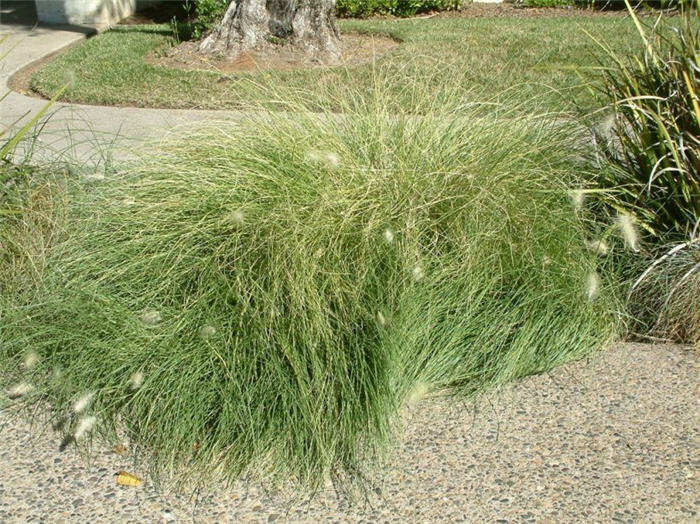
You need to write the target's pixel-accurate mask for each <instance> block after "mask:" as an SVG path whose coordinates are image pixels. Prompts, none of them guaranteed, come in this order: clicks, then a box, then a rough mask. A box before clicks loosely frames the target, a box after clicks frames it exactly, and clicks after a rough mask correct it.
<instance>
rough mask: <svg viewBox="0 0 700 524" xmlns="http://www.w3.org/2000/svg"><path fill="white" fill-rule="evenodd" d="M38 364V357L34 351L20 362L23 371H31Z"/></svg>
mask: <svg viewBox="0 0 700 524" xmlns="http://www.w3.org/2000/svg"><path fill="white" fill-rule="evenodd" d="M38 362H39V355H37V353H36V351H30V352H29V353H27V354H26V355H25V357H24V362H22V367H23V368H24V369H32V368H33V367H34V366H36V365H37V363H38Z"/></svg>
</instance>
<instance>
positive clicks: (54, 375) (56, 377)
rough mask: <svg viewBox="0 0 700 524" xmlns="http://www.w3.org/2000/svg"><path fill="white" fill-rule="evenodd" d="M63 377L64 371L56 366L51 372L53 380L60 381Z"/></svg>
mask: <svg viewBox="0 0 700 524" xmlns="http://www.w3.org/2000/svg"><path fill="white" fill-rule="evenodd" d="M62 377H63V369H61V367H60V366H55V367H54V368H53V370H52V371H51V378H52V379H53V380H60V379H61V378H62Z"/></svg>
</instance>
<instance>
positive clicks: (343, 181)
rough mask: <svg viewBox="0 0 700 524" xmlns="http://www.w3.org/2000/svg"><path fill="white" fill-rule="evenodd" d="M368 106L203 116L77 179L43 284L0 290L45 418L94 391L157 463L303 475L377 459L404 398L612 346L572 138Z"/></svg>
mask: <svg viewBox="0 0 700 524" xmlns="http://www.w3.org/2000/svg"><path fill="white" fill-rule="evenodd" d="M371 106H372V107H373V108H374V110H372V111H367V110H364V109H362V104H357V105H356V106H355V107H356V109H353V108H352V107H348V109H347V111H346V113H345V114H344V115H342V116H338V115H329V114H311V113H308V112H303V111H300V110H299V108H296V109H295V110H294V111H289V112H285V113H279V114H274V115H271V114H269V113H264V112H261V113H257V114H253V115H252V116H250V117H249V118H248V119H246V120H245V121H242V122H238V123H231V122H212V123H208V124H205V125H203V126H201V127H198V128H196V129H190V130H189V131H187V132H184V133H183V132H179V133H175V134H174V135H173V136H171V137H170V138H169V139H168V140H167V141H166V142H165V143H163V144H160V145H159V146H158V147H157V148H156V149H155V150H154V151H152V152H151V154H150V156H148V157H147V158H146V159H145V161H144V162H143V163H138V164H134V165H133V166H132V167H130V168H129V169H127V170H126V171H124V172H122V173H120V174H118V175H115V176H112V177H107V178H106V179H105V180H104V181H102V182H100V183H97V184H95V183H91V184H90V185H89V186H86V189H85V190H83V191H77V192H75V197H74V199H73V202H72V207H71V213H70V217H69V218H68V219H67V221H66V224H67V225H66V227H65V229H66V233H65V235H66V239H65V241H64V242H62V243H61V244H60V245H58V246H55V247H54V249H53V250H52V252H51V254H50V256H49V261H48V262H47V263H46V268H45V270H44V273H43V279H42V284H41V289H40V291H39V292H37V294H36V296H34V297H32V298H31V300H29V301H27V300H25V301H24V302H22V301H21V300H18V299H12V298H8V297H6V298H5V305H6V308H5V311H6V316H5V319H4V324H3V326H2V328H1V329H2V331H1V336H2V343H3V348H4V351H5V355H7V356H11V357H12V356H13V358H15V359H17V361H18V362H19V361H20V359H21V358H23V357H24V355H26V350H27V348H32V350H33V351H35V352H36V354H37V360H36V366H35V368H33V369H32V370H31V373H30V372H28V371H22V372H19V375H20V376H18V377H17V380H23V381H27V383H31V384H33V385H34V386H35V387H36V388H38V389H40V391H41V394H42V395H43V398H46V399H47V400H50V402H51V403H52V404H53V405H54V406H56V409H57V413H58V415H57V416H65V414H66V413H69V412H70V410H71V406H73V405H74V404H75V402H76V399H82V398H84V397H83V396H84V395H86V392H88V393H87V394H89V395H90V396H89V402H85V403H84V404H85V414H84V415H83V413H82V412H81V415H82V416H85V417H93V416H94V417H96V420H95V421H93V419H87V420H90V421H91V424H90V429H92V423H94V424H95V427H96V428H101V429H102V430H104V429H105V428H109V426H110V424H111V423H112V421H114V420H116V419H118V420H120V421H121V422H120V424H121V425H122V426H123V427H121V428H116V429H118V430H119V431H122V432H124V433H126V437H128V439H129V440H130V441H131V442H133V443H135V444H137V445H139V446H140V448H141V449H142V450H144V451H146V452H147V453H148V455H149V456H150V457H151V458H152V464H153V466H154V467H155V469H156V471H157V472H159V473H163V474H170V473H172V472H175V471H178V468H181V467H182V466H188V467H189V470H190V471H198V472H210V473H212V472H213V473H216V474H217V475H223V476H224V477H226V478H229V479H232V478H238V477H240V476H243V475H245V476H248V475H261V476H262V475H264V476H265V478H267V479H268V480H269V479H290V478H292V479H295V480H296V482H298V483H299V484H300V485H301V486H303V487H306V488H308V487H311V488H314V487H318V486H319V485H320V483H322V482H323V481H324V480H325V479H327V478H328V477H333V476H336V475H340V476H344V475H348V476H349V477H350V478H357V477H358V475H359V474H360V472H362V471H364V470H365V466H366V465H367V464H368V462H365V461H368V460H370V459H373V458H378V457H381V456H382V454H383V452H385V451H386V450H387V449H389V448H388V446H387V444H389V443H390V442H392V439H393V438H395V437H396V433H395V431H396V429H397V427H396V422H397V420H398V414H399V413H400V411H401V409H402V407H404V406H405V405H406V404H407V403H408V404H412V403H414V402H415V398H416V397H417V394H416V391H420V392H421V393H420V396H423V395H425V394H430V393H431V392H432V393H443V394H454V395H460V396H465V395H471V394H473V393H475V392H478V391H480V390H483V389H484V388H487V387H490V386H493V385H496V384H500V383H503V382H505V381H508V380H511V379H514V378H516V377H519V376H522V375H526V374H531V373H537V372H541V371H544V370H547V369H549V368H551V367H553V366H555V365H557V364H560V363H563V362H565V361H567V360H570V359H573V358H577V357H580V356H582V355H585V354H587V353H589V352H591V351H594V350H596V349H598V348H600V347H601V345H603V344H604V343H606V342H607V341H608V340H609V339H610V337H611V336H612V334H613V332H614V329H615V317H614V315H613V313H612V311H613V310H614V305H615V304H614V297H613V294H612V293H611V290H610V289H609V285H608V284H607V282H606V280H605V278H599V277H598V274H599V270H600V267H598V266H599V262H598V260H599V259H598V255H597V254H596V253H595V252H591V250H589V249H587V248H586V245H585V242H586V240H587V237H586V234H585V228H584V225H583V224H582V223H581V221H580V219H579V218H578V216H577V213H576V212H575V210H574V207H573V205H572V204H571V201H570V197H569V194H570V191H569V190H570V188H571V187H578V186H576V184H577V183H578V182H577V181H575V180H574V175H573V173H575V172H576V165H575V164H574V162H575V160H573V159H575V158H576V156H577V155H576V154H575V152H572V150H571V148H570V147H569V145H570V140H569V138H567V136H566V135H567V133H565V132H564V131H565V130H564V131H563V130H562V129H561V128H558V127H557V124H547V123H545V122H544V121H543V120H542V119H538V118H535V117H528V118H522V117H521V118H513V119H508V120H501V119H496V118H486V117H483V116H479V115H480V114H482V115H483V111H482V110H480V109H479V108H470V107H461V108H457V109H454V110H448V109H446V108H443V109H441V110H436V109H434V108H433V110H431V111H411V112H410V113H408V112H407V113H406V114H392V113H388V112H386V111H382V110H381V107H380V104H379V102H377V101H376V100H375V102H374V103H373V104H372V105H371ZM358 108H359V109H358ZM416 114H421V116H420V117H418V116H415V115H416ZM590 275H596V276H595V277H594V283H593V284H591V278H592V277H591V276H590ZM591 285H594V287H595V290H593V291H592V290H591V289H590V286H591ZM20 298H22V297H20ZM8 302H9V305H8ZM55 369H60V370H62V371H61V373H60V375H58V378H52V376H54V375H52V370H55ZM38 394H39V393H38V392H36V391H35V392H34V393H33V395H34V396H36V395H38ZM78 401H80V400H78ZM74 411H75V410H74ZM88 434H92V433H90V432H89V431H88V430H85V431H83V432H81V436H82V437H83V439H86V438H87V436H88ZM77 439H78V435H75V440H77Z"/></svg>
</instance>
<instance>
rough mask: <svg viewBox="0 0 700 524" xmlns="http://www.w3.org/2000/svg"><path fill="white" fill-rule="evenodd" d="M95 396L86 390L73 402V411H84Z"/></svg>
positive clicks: (76, 412)
mask: <svg viewBox="0 0 700 524" xmlns="http://www.w3.org/2000/svg"><path fill="white" fill-rule="evenodd" d="M93 396H95V394H94V393H92V392H88V393H85V394H84V395H82V396H81V397H80V398H79V399H78V400H76V401H75V402H74V403H73V413H75V414H76V415H77V414H78V413H82V412H83V411H85V410H86V409H87V408H88V406H89V405H90V403H91V402H92V397H93Z"/></svg>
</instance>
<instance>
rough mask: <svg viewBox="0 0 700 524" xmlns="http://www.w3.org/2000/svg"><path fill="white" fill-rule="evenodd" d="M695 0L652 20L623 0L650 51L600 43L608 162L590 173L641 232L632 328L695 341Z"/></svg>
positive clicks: (699, 48)
mask: <svg viewBox="0 0 700 524" xmlns="http://www.w3.org/2000/svg"><path fill="white" fill-rule="evenodd" d="M699 5H700V3H698V2H697V0H696V1H695V2H688V3H686V4H685V5H683V6H682V9H681V13H680V16H679V17H675V18H664V17H662V16H659V18H658V19H657V20H656V23H655V24H654V25H653V26H652V27H646V28H645V27H644V26H643V25H642V24H641V22H640V20H639V19H638V18H637V16H636V15H635V13H634V11H633V10H632V8H631V6H630V5H629V4H628V5H627V7H628V10H629V12H630V15H631V16H632V18H633V20H634V22H635V24H636V25H637V28H638V29H639V34H640V37H641V38H642V40H643V43H644V49H645V51H644V53H643V55H642V56H631V57H624V56H618V55H617V54H616V53H615V52H614V51H613V50H612V49H610V48H606V47H605V46H603V47H604V49H605V50H606V56H605V60H607V61H610V59H612V61H613V66H611V67H604V68H603V79H604V84H603V88H602V92H601V93H602V95H603V96H602V102H603V103H606V102H609V104H610V106H609V107H611V109H612V117H611V119H610V120H609V121H608V123H607V125H604V126H601V127H599V129H600V130H602V131H603V132H599V133H598V137H597V144H598V154H599V155H600V157H601V158H602V159H603V162H602V166H601V169H600V170H599V171H598V173H597V177H596V178H595V180H594V182H595V184H596V185H597V187H598V189H602V190H603V191H602V192H599V193H596V194H597V195H598V196H599V197H600V200H602V202H603V203H604V204H605V206H606V207H607V208H608V209H611V210H613V211H614V212H616V213H617V214H618V215H619V216H620V217H621V218H622V219H623V221H624V222H625V223H626V224H627V228H628V232H630V231H631V230H632V228H639V229H640V230H641V233H642V237H643V239H642V240H643V242H641V243H639V242H637V244H638V245H637V246H636V249H637V250H638V251H640V253H639V254H638V255H637V256H635V257H633V258H634V259H633V260H630V262H629V265H630V267H631V268H633V269H632V270H631V271H630V272H629V273H630V275H631V277H630V281H631V282H634V283H633V285H632V287H631V289H630V291H629V297H630V299H631V302H630V310H631V313H632V314H633V315H634V316H635V317H636V323H637V325H636V326H635V327H634V330H635V331H636V332H638V333H641V334H643V335H648V336H653V337H655V338H659V337H660V338H668V339H671V340H674V341H686V342H690V343H698V342H699V341H700V337H699V334H700V320H699V319H698V315H697V311H700V281H698V278H700V264H698V263H697V260H696V258H697V240H698V233H699V232H700V68H698V64H700V24H699V23H698V19H697V13H698V6H699ZM602 62H603V61H602V60H601V63H602ZM618 222H619V220H618ZM638 275H641V276H639V277H638Z"/></svg>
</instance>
